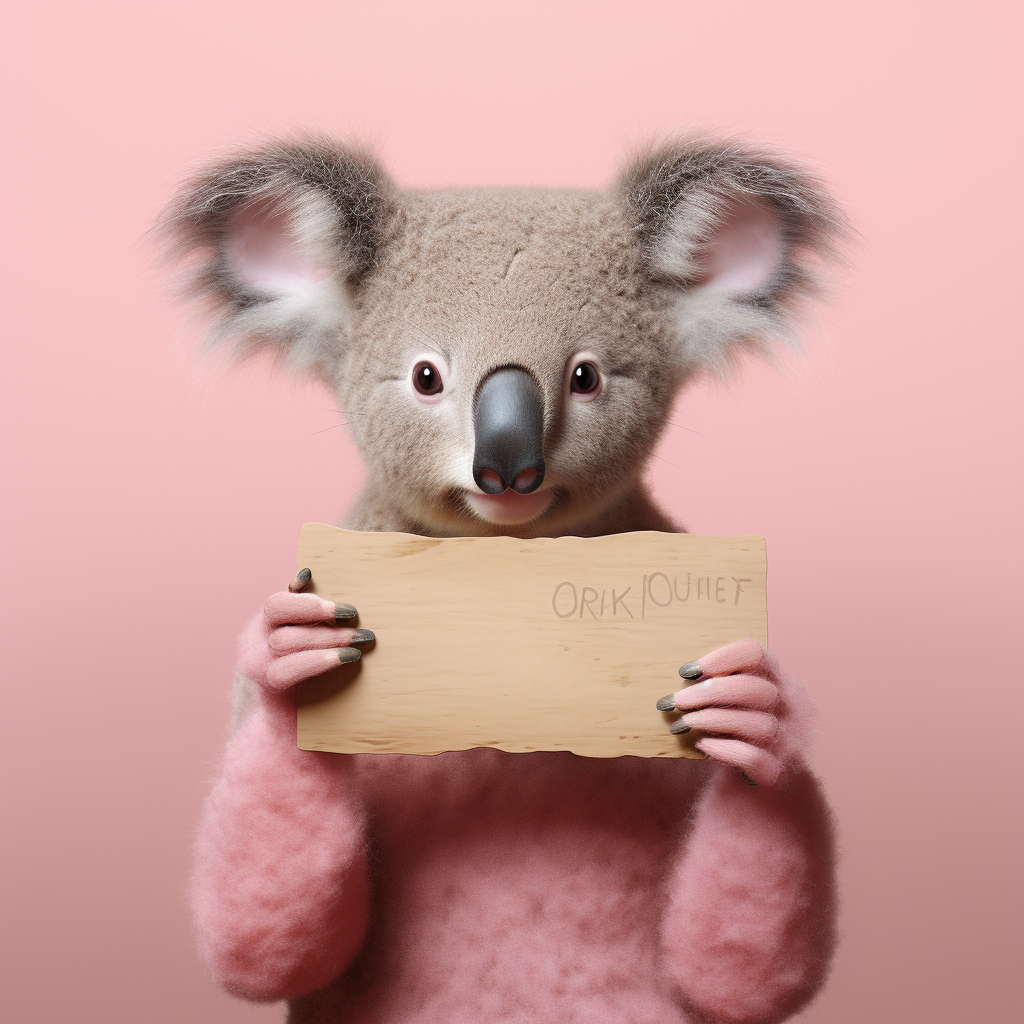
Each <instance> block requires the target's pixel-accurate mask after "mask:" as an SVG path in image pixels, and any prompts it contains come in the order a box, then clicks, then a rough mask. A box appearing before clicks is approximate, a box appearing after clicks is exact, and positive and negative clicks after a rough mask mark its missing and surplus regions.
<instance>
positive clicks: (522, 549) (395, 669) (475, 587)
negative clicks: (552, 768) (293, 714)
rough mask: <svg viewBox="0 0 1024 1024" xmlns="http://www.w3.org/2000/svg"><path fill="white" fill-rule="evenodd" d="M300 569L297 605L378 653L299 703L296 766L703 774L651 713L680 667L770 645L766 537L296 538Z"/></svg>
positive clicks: (337, 533) (319, 528)
mask: <svg viewBox="0 0 1024 1024" xmlns="http://www.w3.org/2000/svg"><path fill="white" fill-rule="evenodd" d="M307 566H308V567H309V568H310V569H311V570H312V573H313V580H312V586H311V587H310V588H309V589H310V590H312V591H314V592H315V593H317V594H319V595H320V596H321V597H325V598H327V599H328V600H331V601H339V602H347V603H349V604H354V605H355V606H356V608H357V609H358V610H359V620H358V623H357V624H358V625H359V626H364V627H366V628H367V629H372V630H373V632H374V633H375V634H376V638H377V639H376V642H375V643H374V644H372V645H370V646H369V648H368V649H365V650H364V653H363V657H362V659H361V660H360V661H358V662H356V663H355V664H352V665H344V666H339V668H337V669H334V670H332V671H331V672H328V673H327V674H325V675H323V676H320V677H318V678H316V679H312V680H310V681H308V682H306V683H303V684H302V685H301V686H300V687H299V689H298V694H297V701H298V705H299V708H298V745H299V747H301V748H302V749H304V750H333V751H341V752H348V753H374V752H376V753H408V754H436V753H440V752H441V751H445V750H463V749H465V748H467V747H481V746H483V747H499V748H501V749H502V750H508V751H516V752H522V751H529V750H571V751H574V752H575V753H577V754H585V755H587V756H590V757H616V756H618V755H620V754H638V755H640V756H644V757H702V756H703V755H702V754H701V753H700V751H698V750H695V749H694V746H693V744H694V742H696V740H697V739H699V734H697V733H694V732H690V733H686V734H684V735H683V736H679V737H677V736H673V735H671V734H670V733H669V731H668V726H669V724H670V723H671V722H672V720H673V718H675V717H677V716H675V715H671V714H665V713H663V712H660V711H657V710H656V709H655V706H654V705H655V702H656V701H657V700H658V699H659V698H660V697H664V696H665V695H666V694H668V693H673V692H675V691H676V690H679V689H682V687H683V686H684V685H686V684H685V682H684V680H682V679H680V678H679V675H678V670H679V666H680V665H682V664H684V663H685V662H688V661H694V660H696V659H698V658H700V657H701V656H702V655H705V654H707V653H708V652H709V651H712V650H714V649H715V648H716V647H721V646H722V645H724V644H727V643H731V642H732V641H734V640H741V639H743V638H744V637H753V639H755V640H757V641H759V642H760V643H761V644H763V645H765V646H767V643H768V627H767V614H766V600H765V574H766V561H765V546H764V540H763V538H761V537H695V536H693V535H691V534H685V533H684V534H672V533H653V532H649V533H648V532H645V533H624V534H617V535H614V536H609V537H588V538H580V537H559V538H557V539H550V538H545V539H539V540H516V539H514V538H511V537H486V538H481V537H473V538H453V539H446V540H436V539H432V538H427V537H417V536H412V535H410V534H404V533H356V532H352V531H349V530H341V529H338V528H337V527H334V526H325V525H323V524H322V523H308V524H307V525H306V526H305V527H304V528H303V530H302V537H301V539H300V541H299V553H298V568H300V569H301V568H304V567H307Z"/></svg>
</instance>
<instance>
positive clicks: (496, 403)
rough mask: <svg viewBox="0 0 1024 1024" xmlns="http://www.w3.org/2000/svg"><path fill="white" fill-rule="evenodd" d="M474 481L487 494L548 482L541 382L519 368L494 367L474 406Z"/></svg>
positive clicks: (525, 490) (532, 487)
mask: <svg viewBox="0 0 1024 1024" xmlns="http://www.w3.org/2000/svg"><path fill="white" fill-rule="evenodd" d="M473 432H474V434H475V439H476V448H475V450H474V452H473V479H474V480H475V481H476V483H477V486H478V487H479V488H480V490H482V491H484V492H485V493H486V494H501V492H502V491H504V490H505V489H506V488H508V487H511V488H512V489H513V490H514V491H518V492H519V493H520V494H529V493H530V492H531V491H535V490H537V488H538V487H540V485H541V483H542V481H543V480H544V455H543V445H544V400H543V398H542V397H541V393H540V388H539V387H538V386H537V382H536V381H535V380H534V379H533V377H531V376H530V374H528V373H527V372H526V370H523V369H520V368H519V367H517V366H510V367H506V368H504V369H501V370H495V371H494V373H492V374H491V375H490V377H488V378H487V379H486V380H485V381H484V383H483V386H482V387H481V388H480V390H479V392H478V393H477V396H476V406H475V407H474V409H473Z"/></svg>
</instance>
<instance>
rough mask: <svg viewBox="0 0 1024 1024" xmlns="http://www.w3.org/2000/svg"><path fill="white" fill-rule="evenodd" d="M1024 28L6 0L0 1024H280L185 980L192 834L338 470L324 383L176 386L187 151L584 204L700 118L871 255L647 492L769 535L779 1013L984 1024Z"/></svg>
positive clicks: (1012, 612) (1005, 586)
mask: <svg viewBox="0 0 1024 1024" xmlns="http://www.w3.org/2000/svg"><path fill="white" fill-rule="evenodd" d="M1020 11H1021V8H1020V6H1019V5H1018V4H1016V3H1010V2H1007V3H994V2H975V3H971V4H966V3H964V4H958V3H938V4H936V3H931V4H925V3H906V4H899V3H898V4H893V3H891V2H882V3H879V2H875V0H871V2H861V3H857V4H853V3H850V4H845V3H843V4H823V3H820V2H818V0H815V2H796V0H790V2H782V3H774V4H754V3H750V4H729V5H725V4H697V3H680V2H678V0H676V2H672V3H643V2H637V0H632V2H630V3H617V4H606V3H605V4H602V3H586V4H584V3H572V4H551V3H544V2H542V3H534V2H528V3H518V4H515V5H508V4H500V5H499V4H487V5H484V4H476V3H465V4H460V3H441V4H435V5H432V6H431V7H430V8H429V9H428V8H427V7H426V6H425V5H414V4H411V3H410V4H399V5H394V4H376V5H364V4H359V5H356V4H344V3H338V4H332V5H326V4H307V3H302V2H298V3H288V4H285V3H277V4H267V3H262V2H249V3H246V4H241V3H213V4H212V5H211V4H209V3H208V2H206V3H196V2H192V0H188V2H178V3H176V4H174V5H166V4H157V5H145V4H138V3H112V2H104V0H100V2H98V3H93V4H88V5H82V4H72V3H67V2H65V3H57V4H35V5H28V4H22V5H19V9H18V10H17V11H15V12H13V13H12V12H11V10H10V9H9V13H8V15H7V20H8V28H7V32H6V34H7V36H8V42H7V46H8V50H9V53H8V56H7V58H6V60H5V64H6V67H5V70H4V74H5V77H6V79H7V81H6V83H5V88H4V93H5V96H6V100H7V103H8V106H9V113H8V117H7V126H6V128H5V129H4V136H5V141H6V143H7V146H6V147H5V148H6V157H5V159H4V161H3V172H4V173H5V174H6V175H7V176H8V177H9V181H8V183H7V185H6V192H5V195H6V197H7V199H6V202H5V203H4V204H3V216H4V220H5V226H6V229H7V231H6V233H5V237H6V238H8V239H10V238H12V237H13V238H14V239H15V240H16V241H15V244H13V245H8V246H7V250H8V251H7V254H6V257H5V258H6V261H7V265H6V269H5V270H4V272H3V274H2V282H3V287H4V290H5V298H4V301H3V307H2V308H3V313H4V316H5V318H6V319H7V320H8V327H7V333H6V342H5V346H4V362H5V372H4V378H5V381H4V383H5V385H6V386H9V391H10V394H9V397H8V398H7V399H6V400H5V402H4V406H3V416H4V421H5V429H4V434H5V445H6V455H5V460H6V468H5V471H4V480H5V483H6V485H7V493H6V498H5V500H4V502H3V509H4V514H5V516H6V517H7V519H8V522H7V523H6V524H5V528H4V530H3V538H4V541H5V563H4V564H5V567H6V586H5V587H4V592H3V599H4V611H3V615H2V620H0V621H2V624H3V629H4V635H5V646H6V653H5V655H4V661H3V665H4V672H3V678H4V683H3V692H4V700H5V707H4V713H3V716H2V717H3V720H4V725H5V728H6V729H7V730H8V731H9V732H10V734H11V735H10V738H9V739H8V741H7V742H6V744H5V750H4V755H5V757H6V758H7V759H8V762H7V765H6V767H5V769H4V772H3V780H4V783H5V786H6V788H7V789H9V791H10V804H11V806H12V807H13V815H14V818H13V821H14V824H13V825H12V824H11V818H10V817H9V816H8V817H6V818H5V823H6V824H8V825H9V826H10V827H8V828H5V833H6V835H5V838H4V840H3V843H2V847H0V851H2V857H3V860H4V864H3V879H4V881H5V883H7V884H8V885H9V886H10V894H9V897H8V899H9V906H10V907H11V911H10V912H9V914H8V916H7V919H6V924H7V926H8V927H7V935H6V941H7V942H8V944H9V945H8V948H7V951H6V952H5V953H4V954H3V965H4V973H5V974H6V976H7V979H8V980H6V981H5V983H4V994H3V997H2V1001H3V1005H4V1008H5V1010H4V1015H5V1018H6V1019H7V1020H10V1021H12V1022H15V1021H17V1022H19V1024H21V1022H46V1024H50V1022H54V1024H57V1022H60V1024H66V1022H68V1021H75V1022H76V1024H90V1022H96V1024H100V1022H102V1024H122V1022H123V1024H140V1022H142V1024H181V1022H186V1021H187V1022H190V1024H206V1022H210V1024H231V1022H236V1021H239V1022H240V1021H273V1020H280V1019H281V1017H282V1011H281V1008H280V1007H279V1006H278V1007H250V1006H246V1005H244V1004H240V1003H235V1002H233V1001H231V1000H229V999H228V998H227V997H225V996H222V995H220V994H219V993H218V992H217V991H215V990H214V989H213V988H212V986H211V985H210V983H209V982H208V981H207V979H206V977H205V976H204V974H203V971H202V969H201V967H200V966H199V964H198V963H197V961H196V959H195V956H194V954H193V951H192V943H191V936H190V932H189V925H188V921H187V917H186V914H185V905H184V898H183V895H182V890H183V884H184V879H185V876H186V870H187V862H188V847H189V842H190V838H191V834H192V829H193V826H194V821H195V818H196V813H197V808H198V805H199V801H200V799H201V795H202V793H203V791H204V788H205V786H206V785H207V781H208V779H209V777H210V774H211V772H212V770H213V766H214V762H215V759H216V757H217V754H218V750H219V748H220V746H221V744H222V741H223V735H224V733H223V728H224V720H225V715H226V707H227V705H226V700H227V688H228V679H229V673H230V669H231V663H232V653H233V650H232V649H233V643H234V635H235V633H236V631H237V630H238V628H239V627H240V625H241V623H242V621H243V620H244V618H245V617H246V616H247V615H248V614H249V613H250V612H251V610H252V609H253V608H254V607H256V606H257V604H258V603H259V602H261V601H262V600H263V598H264V596H265V595H266V594H267V593H268V592H269V591H270V590H272V589H274V588H277V587H279V586H281V585H283V584H284V583H286V582H287V580H288V578H289V575H290V572H291V570H292V568H293V566H294V562H293V551H294V546H295V542H296V538H297V536H298V530H299V527H300V526H301V524H302V523H303V522H305V521H307V520H323V521H327V522H332V521H335V520H336V519H337V517H338V515H339V513H340V512H341V510H342V509H343V508H344V507H345V505H346V504H347V503H348V502H349V501H350V500H351V498H352V495H353V494H354V493H355V490H356V488H357V487H358V484H359V480H360V475H361V474H360V470H359V468H358V467H357V466H356V465H355V459H354V455H353V452H352V450H351V448H350V447H349V445H348V444H347V442H346V439H345V437H344V436H343V431H342V430H341V429H336V430H331V429H325V428H329V427H330V426H331V425H332V424H333V423H335V422H337V417H336V415H335V412H334V411H333V409H332V403H331V400H330V398H329V397H328V396H327V395H326V394H324V393H322V392H321V391H319V390H317V389H316V388H314V387H303V386H297V385H290V384H288V383H287V382H284V381H281V380H277V379H272V378H271V377H269V376H268V375H267V374H266V373H265V372H263V371H261V370H259V369H256V370H253V371H249V372H245V373H240V374H234V375H223V374H218V373H215V372H213V371H212V369H211V368H210V367H209V366H204V367H200V368H199V369H196V368H195V367H194V366H192V364H191V363H190V351H191V347H192V344H193V341H194V336H193V335H190V334H188V332H187V331H183V330H182V329H181V327H180V319H181V318H180V315H179V313H178V312H177V311H175V310H173V309H172V308H170V307H169V306H168V304H167V303H166V302H164V301H163V300H162V299H161V298H160V293H159V287H158V285H157V283H156V280H155V277H154V275H153V273H152V272H151V271H150V270H148V269H147V267H146V256H145V252H146V250H145V244H144V241H143V235H144V233H145V232H146V230H147V228H148V227H149V225H150V223H151V221H152V218H153V216H154V214H155V212H156V211H157V210H158V208H159V207H160V206H161V204H162V202H163V201H164V200H165V198H166V197H167V196H168V194H169V190H170V188H171V187H172V184H173V181H174V179H175V178H176V177H177V176H178V174H179V173H180V171H181V170H182V168H183V166H184V165H185V164H186V163H187V162H188V161H191V160H194V159H197V158H200V157H202V156H203V155H204V154H206V153H208V152H209V151H210V150H211V149H214V148H216V147H219V146H222V145H223V144H225V143H231V142H235V141H237V140H239V139H244V138H248V137H250V136H251V135H253V134H254V133H258V132H260V131H264V130H268V129H271V130H273V129H277V128H279V127H285V126H294V125H302V124H306V125H322V126H324V127H326V128H329V129H331V130H333V131H336V132H337V133H339V134H345V133H349V132H351V131H357V132H361V133H363V134H364V135H369V136H371V137H372V138H375V139H377V140H378V141H379V143H380V145H381V147H382V150H383V153H384V156H385V158H386V160H387V162H388V163H389V164H390V166H391V167H392V168H393V171H394V173H395V175H396V177H397V178H398V180H399V181H400V182H401V183H403V184H407V185H417V186H431V185H439V184H447V183H453V184H454V183H482V184H488V183H509V182H525V183H546V184H569V183H575V184H583V185H600V184H603V183H605V182H606V181H608V180H609V178H610V177H611V176H612V175H613V173H614V171H615V167H616V164H617V161H618V159H619V156H620V154H621V152H622V149H623V144H624V142H625V141H626V140H629V139H634V138H636V137H638V136H641V135H643V134H645V133H650V132H652V131H657V130H661V129H664V128H671V127H679V126H685V125H688V124H693V123H695V122H701V123H704V124H707V125H714V126H723V127H725V128H727V129H729V130H733V131H740V132H747V133H751V134H753V135H755V136H756V137H757V138H760V139H762V140H765V141H768V142H773V141H774V142H781V143H783V144H786V145H789V146H791V147H792V148H793V149H795V150H796V151H797V152H798V153H802V154H804V155H806V156H807V157H809V158H811V159H812V160H813V161H815V162H816V163H817V165H818V166H819V167H820V168H821V170H822V171H823V172H824V174H825V175H826V176H828V177H829V178H830V179H831V180H832V181H833V182H834V183H835V184H836V188H837V190H838V192H839V194H840V196H841V198H842V200H843V201H844V202H845V203H846V205H847V206H848V208H849V210H850V211H851V213H852V216H853V219H854V222H855V224H856V227H857V229H858V230H859V231H860V233H861V234H862V236H863V243H862V245H861V246H860V249H859V252H858V254H857V263H858V267H857V271H856V273H855V274H854V275H853V277H852V278H851V280H850V281H849V283H848V285H847V286H846V289H845V297H844V298H843V299H842V300H841V301H840V303H839V304H838V305H837V306H835V307H834V308H833V310H832V311H831V312H830V313H829V314H828V315H827V316H826V317H825V318H824V320H823V330H822V331H821V332H820V337H819V339H818V340H817V341H816V342H815V343H814V346H813V348H814V354H813V358H812V359H811V360H809V361H806V362H803V363H797V362H794V363H792V364H791V365H790V366H789V368H788V369H787V370H786V372H784V373H782V374H779V373H777V372H774V371H770V370H766V369H763V368H759V367H751V368H749V370H748V372H747V373H746V374H745V375H744V377H743V379H742V380H740V381H738V382H737V383H736V384H735V386H733V387H731V388H730V389H728V390H722V389H718V390H712V389H708V388H706V387H703V386H699V387H697V388H696V389H694V390H693V391H692V392H691V393H690V394H688V395H686V396H685V397H684V398H683V400H682V401H681V403H680V406H679V409H678V414H677V415H676V416H675V417H674V419H675V420H676V422H678V423H680V424H683V425H684V427H685V428H686V429H683V428H675V429H673V431H672V432H671V434H670V435H669V436H668V438H667V439H666V441H665V444H664V446H663V448H662V450H661V452H660V455H661V460H659V461H657V462H656V463H655V469H654V474H653V476H654V481H655V485H656V488H657V490H658V492H659V494H660V496H661V497H662V499H663V500H664V501H665V503H666V504H667V505H668V506H669V507H670V508H672V509H673V510H674V511H675V512H676V513H677V514H678V515H679V516H680V517H681V518H682V519H683V520H684V521H685V522H687V523H688V524H689V526H690V528H691V529H692V530H693V531H695V532H702V533H713V534H734V533H759V534H764V535H765V536H766V537H767V540H768V551H769V558H770V563H771V576H770V588H771V589H770V599H771V600H770V607H771V613H772V619H771V629H772V638H773V646H774V647H775V649H776V650H777V651H778V653H779V654H780V656H781V658H782V661H783V663H784V665H786V666H787V667H788V668H789V669H790V670H792V671H794V672H795V673H797V674H798V675H800V676H802V677H803V678H804V679H805V680H806V681H807V682H808V683H809V685H810V686H811V688H812V690H813V691H814V693H815V694H816V696H817V698H818V700H819V702H820V704H821V708H822V713H823V717H822V726H821V735H820V740H819V745H818V765H819V768H820V771H821V774H822V775H823V776H824V778H825V780H826V782H827V785H828V787H829V789H830V791H831V794H832V798H833V800H834V803H835V807H836V808H837V810H838V814H839V817H840V819H841V822H842V830H843V840H842V846H843V854H844V856H843V866H842V872H843V886H844V892H845V909H844V916H843V943H842V948H841V952H840V955H839V959H838V963H837V965H836V969H835V972H834V975H833V977H832V979H831V981H830V983H829V985H828V988H827V990H826V991H825V992H824V994H823V995H822V996H821V998H820V999H819V1001H818V1002H817V1003H816V1004H815V1005H814V1007H813V1008H812V1009H810V1010H809V1011H808V1012H806V1013H805V1014H804V1015H803V1016H802V1017H801V1018H800V1020H801V1021H802V1022H804V1024H811V1022H814V1024H825V1022H828V1024H847V1022H848V1024H862V1022H863V1021H867V1020H871V1021H883V1022H909V1021H927V1022H930V1024H940V1022H947V1021H948V1022H953V1021H956V1022H958V1024H960V1022H963V1021H974V1020H977V1021H985V1022H987V1024H994V1022H1000V1021H1009V1020H1010V1019H1011V1016H1012V1007H1013V1000H1015V999H1016V998H1017V993H1018V989H1019V982H1018V980H1017V978H1016V974H1017V973H1018V971H1019V963H1018V962H1017V955H1016V954H1017V952H1018V951H1017V950H1016V949H1015V940H1014V934H1013V933H1014V929H1015V928H1016V921H1017V920H1018V919H1019V908H1018V907H1016V906H1015V905H1014V898H1015V897H1014V895H1013V894H1014V893H1016V892H1018V886H1017V885H1016V882H1017V880H1018V879H1019V876H1020V864H1021V859H1020V858H1021V851H1020V849H1019V846H1018V840H1019V838H1020V833H1019V817H1018V815H1017V812H1016V810H1015V809H1013V808H1014V805H1013V804H1012V803H1011V796H1010V794H1011V791H1012V787H1015V785H1016V783H1017V782H1018V780H1019V779H1020V776H1021V771H1022V770H1021V765H1020V757H1019V755H1018V753H1017V748H1018V747H1019V736H1020V732H1021V720H1022V713H1021V708H1020V705H1019V697H1018V693H1019V689H1020V679H1021V674H1020V661H1019V651H1020V643H1019V640H1016V639H1014V640H1013V643H1012V644H1011V638H1015V636H1016V634H1017V631H1018V630H1019V628H1020V626H1019V613H1020V603H1019V598H1018V594H1019V592H1020V587H1021V579H1022V575H1021V566H1020V560H1019V546H1018V538H1019V535H1020V518H1019V514H1020V507H1019V502H1018V499H1019V496H1020V494H1019V489H1020V475H1019V469H1020V463H1019V461H1017V460H1018V459H1019V454H1020V453H1019V449H1018V450H1017V451H1016V452H1014V451H1013V449H1014V448H1017V447H1018V441H1019V438H1020V433H1019V428H1020V421H1019V408H1020V391H1021V377H1020V369H1021V366H1020V363H1021V359H1020V342H1021V332H1020V327H1021V324H1020V316H1019V295H1020V281H1021V271H1022V267H1021V265H1020V259H1019V257H1020V240H1021V237H1022V232H1021V228H1022V225H1021V203H1020V195H1021V189H1020V179H1019V168H1020V160H1021V156H1022V153H1021V145H1020V138H1019V135H1017V134H1016V133H1017V127H1018V126H1019V124H1020V122H1019V120H1018V119H1019V116H1020V110H1019V103H1018V98H1019V77H1018V74H1017V71H1016V69H1015V61H1016V57H1017V47H1018V46H1019V39H1020V29H1021V16H1020ZM325 467H327V468H325ZM1014 653H1016V654H1017V655H1018V656H1017V658H1014V657H1012V655H1013V654H1014ZM1016 1009H1018V1010H1019V1005H1018V1006H1017V1007H1016Z"/></svg>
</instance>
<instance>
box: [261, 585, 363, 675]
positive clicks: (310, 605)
mask: <svg viewBox="0 0 1024 1024" xmlns="http://www.w3.org/2000/svg"><path fill="white" fill-rule="evenodd" d="M309 580H310V575H309V572H308V570H303V572H301V573H299V575H298V576H296V577H295V579H294V580H293V581H292V583H291V585H290V586H289V589H288V591H281V592H279V593H277V594H273V595H272V596H271V597H270V599H269V600H268V601H267V603H266V605H265V606H264V609H263V616H262V620H263V621H262V622H261V623H260V626H261V627H262V628H260V634H261V636H260V640H261V642H260V643H259V644H258V647H259V648H260V649H259V650H258V651H256V652H253V653H254V654H255V655H256V657H255V658H253V659H251V660H252V661H255V662H256V663H257V664H258V665H259V668H260V669H261V671H258V672H257V673H255V675H256V676H257V681H259V682H261V683H263V685H265V686H266V687H267V688H268V689H270V690H274V691H277V692H281V691H284V690H289V689H291V688H292V687H293V686H297V685H298V684H299V683H301V682H304V681H305V680H306V679H312V678H313V677H314V676H318V675H320V674H322V673H323V672H326V671H327V670H328V669H332V668H336V667H337V666H338V665H339V664H346V663H348V662H353V661H358V660H359V658H360V657H361V654H362V652H361V651H360V650H359V648H358V647H354V646H353V644H365V643H369V642H370V641H372V640H373V639H374V636H373V633H372V632H371V631H370V630H368V629H355V628H353V627H352V626H351V625H346V623H351V622H352V621H353V620H354V619H355V618H356V615H357V614H358V613H357V612H356V610H355V608H353V607H352V605H350V604H335V603H334V602H333V601H325V600H324V599H323V598H322V597H317V596H316V595H315V594H302V593H296V592H295V591H297V590H301V589H302V587H304V586H305V585H306V584H307V583H308V582H309ZM246 660H250V659H246Z"/></svg>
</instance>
